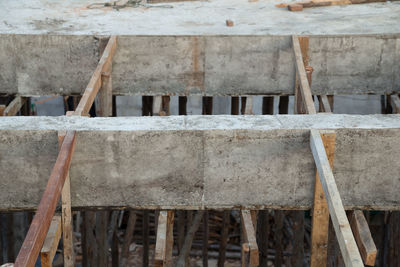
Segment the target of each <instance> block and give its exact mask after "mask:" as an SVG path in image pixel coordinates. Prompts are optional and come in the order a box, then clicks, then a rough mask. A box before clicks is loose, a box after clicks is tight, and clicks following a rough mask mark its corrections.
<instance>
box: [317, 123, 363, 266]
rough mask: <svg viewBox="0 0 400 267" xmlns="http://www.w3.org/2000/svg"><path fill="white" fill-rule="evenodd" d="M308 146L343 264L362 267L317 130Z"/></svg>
mask: <svg viewBox="0 0 400 267" xmlns="http://www.w3.org/2000/svg"><path fill="white" fill-rule="evenodd" d="M310 145H311V150H312V154H313V156H314V161H315V164H316V166H317V170H318V174H319V177H320V180H321V184H322V188H323V189H324V193H325V197H326V199H327V202H328V209H329V214H330V216H331V219H332V224H333V227H334V229H335V233H336V237H337V240H338V243H339V247H340V251H341V252H342V255H343V259H344V262H345V264H346V266H354V267H355V266H359V267H362V266H364V265H363V262H362V259H361V255H360V252H359V251H358V248H357V244H356V241H355V239H354V236H353V233H352V231H351V227H350V223H349V220H348V219H347V216H346V212H345V210H344V207H343V203H342V200H341V198H340V194H339V190H338V188H337V185H336V182H335V178H334V176H333V173H332V169H331V167H330V163H329V160H328V157H327V155H326V151H325V148H324V144H323V141H322V138H321V134H320V131H319V130H311V134H310Z"/></svg>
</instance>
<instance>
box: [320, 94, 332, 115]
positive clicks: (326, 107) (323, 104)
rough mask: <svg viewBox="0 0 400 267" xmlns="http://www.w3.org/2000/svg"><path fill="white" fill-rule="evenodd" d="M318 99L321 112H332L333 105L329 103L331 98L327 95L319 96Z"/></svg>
mask: <svg viewBox="0 0 400 267" xmlns="http://www.w3.org/2000/svg"><path fill="white" fill-rule="evenodd" d="M318 100H319V111H320V112H332V110H331V105H330V104H329V99H328V96H327V95H320V96H318Z"/></svg>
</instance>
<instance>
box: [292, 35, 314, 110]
mask: <svg viewBox="0 0 400 267" xmlns="http://www.w3.org/2000/svg"><path fill="white" fill-rule="evenodd" d="M292 42H293V51H294V55H295V64H296V73H297V77H298V81H299V85H300V87H299V88H300V95H301V99H302V101H303V106H304V109H305V112H306V113H307V114H316V110H315V106H314V101H313V98H312V94H311V88H310V84H309V81H308V79H307V73H306V69H305V66H304V63H303V57H302V51H301V47H300V42H299V38H298V37H297V36H295V35H293V36H292ZM296 80H297V79H296Z"/></svg>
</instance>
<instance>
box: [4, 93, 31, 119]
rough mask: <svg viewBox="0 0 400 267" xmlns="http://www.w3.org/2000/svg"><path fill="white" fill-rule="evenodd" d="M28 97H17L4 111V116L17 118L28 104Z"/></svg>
mask: <svg viewBox="0 0 400 267" xmlns="http://www.w3.org/2000/svg"><path fill="white" fill-rule="evenodd" d="M26 99H27V98H26V97H21V96H17V97H15V98H14V100H13V101H11V103H10V104H8V106H7V107H6V108H5V109H4V111H3V116H15V115H17V113H18V111H19V110H20V109H21V108H22V106H23V105H24V103H25V102H26Z"/></svg>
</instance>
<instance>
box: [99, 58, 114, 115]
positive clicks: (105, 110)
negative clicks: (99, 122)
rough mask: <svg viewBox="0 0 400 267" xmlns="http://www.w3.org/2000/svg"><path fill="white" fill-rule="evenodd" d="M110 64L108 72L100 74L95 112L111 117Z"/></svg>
mask: <svg viewBox="0 0 400 267" xmlns="http://www.w3.org/2000/svg"><path fill="white" fill-rule="evenodd" d="M111 73H112V65H110V67H109V71H108V72H103V73H102V74H101V88H100V91H99V93H98V95H97V98H98V101H97V102H96V114H97V116H99V117H111V116H112V109H113V101H112V78H111Z"/></svg>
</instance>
